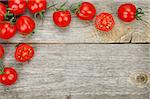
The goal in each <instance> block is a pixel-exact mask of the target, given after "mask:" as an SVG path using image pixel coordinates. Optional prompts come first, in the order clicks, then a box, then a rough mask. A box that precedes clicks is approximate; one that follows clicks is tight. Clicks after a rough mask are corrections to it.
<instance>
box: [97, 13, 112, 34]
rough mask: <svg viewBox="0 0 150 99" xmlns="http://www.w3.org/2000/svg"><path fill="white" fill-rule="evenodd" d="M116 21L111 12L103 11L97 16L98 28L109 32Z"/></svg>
mask: <svg viewBox="0 0 150 99" xmlns="http://www.w3.org/2000/svg"><path fill="white" fill-rule="evenodd" d="M114 24H115V21H114V18H113V16H112V15H111V14H109V13H106V12H103V13H101V14H99V15H97V16H96V19H95V27H96V28H97V29H98V30H101V31H105V32H108V31H110V30H112V28H113V27H114Z"/></svg>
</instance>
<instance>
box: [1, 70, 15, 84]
mask: <svg viewBox="0 0 150 99" xmlns="http://www.w3.org/2000/svg"><path fill="white" fill-rule="evenodd" d="M17 78H18V74H17V72H16V70H15V69H13V68H11V67H5V68H4V70H3V73H2V74H0V82H1V83H2V84H4V85H6V86H9V85H12V84H14V83H15V82H16V81H17Z"/></svg>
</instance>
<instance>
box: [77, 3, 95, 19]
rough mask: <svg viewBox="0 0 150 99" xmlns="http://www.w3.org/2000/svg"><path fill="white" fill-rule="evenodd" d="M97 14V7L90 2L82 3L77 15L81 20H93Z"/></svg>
mask: <svg viewBox="0 0 150 99" xmlns="http://www.w3.org/2000/svg"><path fill="white" fill-rule="evenodd" d="M95 14H96V9H95V6H94V5H93V4H92V3H90V2H83V3H81V5H80V7H79V9H78V10H77V12H76V15H77V17H78V18H79V19H81V20H92V19H93V18H94V16H95Z"/></svg>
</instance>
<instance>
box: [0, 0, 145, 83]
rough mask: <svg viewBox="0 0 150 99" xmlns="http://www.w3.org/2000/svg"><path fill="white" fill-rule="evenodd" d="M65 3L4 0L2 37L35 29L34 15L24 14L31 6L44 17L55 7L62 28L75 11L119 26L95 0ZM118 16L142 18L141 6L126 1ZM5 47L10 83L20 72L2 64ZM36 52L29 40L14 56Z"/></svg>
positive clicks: (100, 25) (1, 74) (5, 76)
mask: <svg viewBox="0 0 150 99" xmlns="http://www.w3.org/2000/svg"><path fill="white" fill-rule="evenodd" d="M66 3H67V2H65V3H63V4H62V5H61V6H60V7H59V8H57V7H54V6H55V4H53V5H50V6H48V3H47V1H46V0H8V1H6V2H4V1H3V2H0V38H1V39H3V40H8V39H11V38H12V37H14V36H15V34H16V33H17V32H18V33H19V34H21V35H23V36H27V35H29V34H31V33H33V32H34V29H35V28H36V23H35V21H34V19H33V18H31V17H29V16H25V15H23V14H24V13H25V12H26V10H27V9H28V10H29V12H30V13H32V14H33V16H34V18H38V16H40V17H41V18H42V19H43V18H44V13H45V12H46V11H47V10H48V9H49V8H50V7H54V8H55V11H54V12H53V17H52V18H53V23H54V24H55V25H56V26H58V27H61V28H64V27H67V26H69V25H70V23H71V21H72V15H71V14H72V13H73V14H74V15H75V16H76V17H77V18H78V19H79V20H82V21H93V20H94V21H93V22H94V26H95V28H96V29H97V30H100V31H104V32H109V31H111V30H112V29H113V28H114V26H115V20H114V17H113V15H112V14H110V13H108V12H101V13H100V14H97V13H96V12H97V11H96V7H95V6H94V4H92V3H91V2H79V3H76V4H72V5H71V6H70V7H69V8H66V6H65V5H66ZM117 13H118V18H119V19H120V20H122V21H124V22H132V21H134V20H135V19H137V20H141V15H143V14H144V13H143V12H142V9H141V8H138V9H137V8H136V6H135V5H134V4H131V3H126V4H122V5H120V7H119V8H118V12H117ZM4 54H5V50H4V47H3V46H2V45H0V83H2V84H4V85H6V86H8V85H12V84H14V83H15V82H16V81H17V78H18V74H17V72H16V70H15V69H14V68H12V67H4V66H2V65H3V64H2V62H1V61H2V59H3V57H4ZM33 56H34V48H33V47H32V46H30V45H28V44H25V43H22V44H19V45H18V46H17V47H16V50H15V53H14V57H15V60H16V61H17V62H27V61H30V60H31V59H32V58H33Z"/></svg>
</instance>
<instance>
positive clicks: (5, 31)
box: [0, 22, 16, 40]
mask: <svg viewBox="0 0 150 99" xmlns="http://www.w3.org/2000/svg"><path fill="white" fill-rule="evenodd" d="M15 34H16V26H15V25H13V24H11V23H10V22H2V23H0V38H1V39H5V40H8V39H10V38H12V37H13V36H14V35H15Z"/></svg>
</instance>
